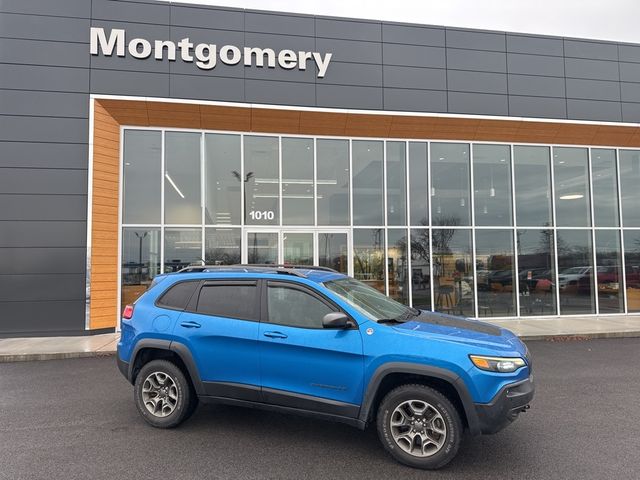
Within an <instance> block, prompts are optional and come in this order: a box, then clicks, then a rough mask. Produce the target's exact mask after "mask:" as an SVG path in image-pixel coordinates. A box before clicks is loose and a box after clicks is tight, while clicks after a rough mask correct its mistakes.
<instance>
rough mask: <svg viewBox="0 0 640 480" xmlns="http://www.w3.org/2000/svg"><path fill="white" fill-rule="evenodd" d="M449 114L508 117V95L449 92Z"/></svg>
mask: <svg viewBox="0 0 640 480" xmlns="http://www.w3.org/2000/svg"><path fill="white" fill-rule="evenodd" d="M448 97H449V112H451V113H471V114H478V115H508V114H509V104H508V101H507V96H506V95H492V94H488V93H482V94H481V93H461V92H449V95H448Z"/></svg>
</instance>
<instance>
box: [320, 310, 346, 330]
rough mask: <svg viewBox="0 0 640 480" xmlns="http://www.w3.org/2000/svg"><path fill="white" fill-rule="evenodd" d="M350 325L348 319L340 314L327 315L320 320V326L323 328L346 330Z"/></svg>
mask: <svg viewBox="0 0 640 480" xmlns="http://www.w3.org/2000/svg"><path fill="white" fill-rule="evenodd" d="M351 325H352V324H351V320H349V317H347V316H346V315H345V314H344V313H342V312H332V313H327V314H326V315H325V316H324V317H323V318H322V326H323V327H324V328H348V327H350V326H351Z"/></svg>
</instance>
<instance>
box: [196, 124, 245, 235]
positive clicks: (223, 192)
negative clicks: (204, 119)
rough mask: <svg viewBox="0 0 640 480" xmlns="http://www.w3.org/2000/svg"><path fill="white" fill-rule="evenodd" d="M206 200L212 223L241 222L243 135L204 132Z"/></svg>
mask: <svg viewBox="0 0 640 480" xmlns="http://www.w3.org/2000/svg"><path fill="white" fill-rule="evenodd" d="M204 145H205V157H204V162H205V165H204V169H205V188H204V191H205V203H204V207H205V210H204V220H205V223H206V224H208V225H211V224H215V225H220V224H223V225H224V224H229V225H240V208H241V200H240V195H241V194H240V190H241V185H240V182H239V181H238V179H239V178H240V171H241V169H240V162H241V158H240V135H224V134H218V133H207V134H206V135H205V136H204Z"/></svg>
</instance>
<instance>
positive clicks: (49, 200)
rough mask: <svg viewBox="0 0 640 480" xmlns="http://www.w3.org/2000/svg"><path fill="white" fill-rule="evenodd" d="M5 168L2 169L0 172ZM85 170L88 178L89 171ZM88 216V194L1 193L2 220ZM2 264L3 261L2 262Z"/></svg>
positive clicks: (63, 218)
mask: <svg viewBox="0 0 640 480" xmlns="http://www.w3.org/2000/svg"><path fill="white" fill-rule="evenodd" d="M3 170H4V169H3ZM3 170H0V173H2V171H3ZM25 170H27V169H25ZM49 171H50V170H49ZM83 172H84V176H85V178H86V177H87V172H86V171H83ZM85 183H86V182H85ZM86 218H87V196H86V195H66V194H65V195H41V194H40V192H38V194H35V195H11V194H8V193H4V192H3V193H2V194H0V220H85V219H86ZM0 265H3V263H2V262H0Z"/></svg>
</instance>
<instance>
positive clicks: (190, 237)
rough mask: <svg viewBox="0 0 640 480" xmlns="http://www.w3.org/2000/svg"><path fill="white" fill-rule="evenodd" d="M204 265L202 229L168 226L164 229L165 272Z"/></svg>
mask: <svg viewBox="0 0 640 480" xmlns="http://www.w3.org/2000/svg"><path fill="white" fill-rule="evenodd" d="M191 264H197V265H202V230H200V229H198V230H196V229H184V230H183V229H180V230H179V229H174V228H167V229H165V231H164V272H165V273H167V272H177V271H178V270H181V269H183V268H185V267H187V266H189V265H191Z"/></svg>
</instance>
